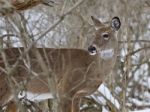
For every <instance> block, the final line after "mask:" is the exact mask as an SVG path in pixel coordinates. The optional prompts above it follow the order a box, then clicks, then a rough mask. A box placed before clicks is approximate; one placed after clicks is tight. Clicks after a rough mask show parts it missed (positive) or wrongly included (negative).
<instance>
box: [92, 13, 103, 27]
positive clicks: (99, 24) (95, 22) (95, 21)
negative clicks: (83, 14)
mask: <svg viewBox="0 0 150 112" xmlns="http://www.w3.org/2000/svg"><path fill="white" fill-rule="evenodd" d="M91 19H92V21H93V23H94V25H95V28H96V29H98V28H100V27H102V26H103V24H102V23H101V22H100V21H99V20H98V19H96V18H95V17H93V16H91Z"/></svg>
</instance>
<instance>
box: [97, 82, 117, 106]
mask: <svg viewBox="0 0 150 112" xmlns="http://www.w3.org/2000/svg"><path fill="white" fill-rule="evenodd" d="M98 91H100V92H101V93H102V94H103V95H104V96H105V97H106V98H107V99H108V100H109V101H110V102H111V103H113V104H114V105H115V106H116V108H118V109H119V108H120V104H119V102H118V101H117V99H115V98H114V97H113V95H112V94H111V92H110V90H109V89H108V88H107V87H106V86H105V85H104V84H101V86H100V87H99V88H98Z"/></svg>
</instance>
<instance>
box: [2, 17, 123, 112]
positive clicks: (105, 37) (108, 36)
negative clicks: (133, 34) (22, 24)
mask: <svg viewBox="0 0 150 112" xmlns="http://www.w3.org/2000/svg"><path fill="white" fill-rule="evenodd" d="M91 19H92V21H93V24H94V25H93V27H94V28H95V30H94V35H93V37H92V41H91V43H90V45H89V46H88V48H87V49H76V48H59V49H58V48H33V49H31V50H29V51H28V53H27V57H28V59H29V62H30V67H27V63H25V61H24V60H23V59H22V60H20V61H19V62H18V65H17V67H16V69H15V71H14V72H13V74H11V75H10V76H9V77H7V76H8V75H7V72H5V71H4V70H3V69H5V67H6V65H9V67H10V68H11V67H12V66H13V64H14V63H15V62H16V60H17V59H18V57H19V56H20V55H21V54H22V52H24V50H25V48H23V47H18V48H4V49H2V53H3V54H5V58H4V57H3V55H2V53H1V55H0V105H1V106H3V105H4V104H6V103H7V102H9V101H11V100H13V99H14V97H15V95H14V94H13V92H12V91H13V90H11V89H12V88H11V86H10V83H9V78H10V77H13V79H14V82H15V83H13V84H14V85H15V84H16V83H17V84H20V83H21V82H24V81H26V83H25V85H24V86H25V89H24V94H25V97H26V98H27V99H29V100H30V99H32V98H29V96H30V95H31V94H32V95H37V94H39V95H45V94H47V98H45V99H48V98H52V97H53V96H52V94H51V92H52V91H51V89H50V88H49V86H48V85H49V83H48V79H49V77H50V76H49V75H46V73H45V72H44V71H43V69H42V66H40V63H39V58H37V56H36V53H35V49H36V51H38V53H39V54H40V56H41V58H42V59H43V62H45V65H46V66H47V67H48V68H50V70H51V73H52V74H53V76H54V79H55V87H56V89H57V94H58V96H59V102H58V108H59V110H58V111H59V112H80V109H79V106H80V101H81V99H82V98H83V97H84V96H87V95H91V94H92V93H94V92H95V91H96V90H97V89H98V87H99V86H100V85H101V84H102V83H103V82H104V80H105V79H106V77H107V76H108V75H109V74H110V72H111V71H112V69H113V66H114V64H115V62H116V58H117V55H118V37H117V34H118V31H119V29H120V27H121V22H120V19H119V18H118V17H113V18H112V19H111V20H110V21H109V22H101V21H100V20H99V19H97V18H95V17H93V16H91ZM5 60H7V64H6V63H5V62H6V61H5ZM44 67H45V66H44ZM44 67H43V68H44ZM31 71H34V72H31ZM34 73H36V74H38V75H33V74H34ZM31 76H34V77H32V78H30V77H31ZM18 94H19V93H18ZM29 94H30V95H29ZM35 101H36V97H35Z"/></svg>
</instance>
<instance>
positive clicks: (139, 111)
mask: <svg viewBox="0 0 150 112" xmlns="http://www.w3.org/2000/svg"><path fill="white" fill-rule="evenodd" d="M129 112H150V109H144V110H135V111H129Z"/></svg>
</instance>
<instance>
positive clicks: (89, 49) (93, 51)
mask: <svg viewBox="0 0 150 112" xmlns="http://www.w3.org/2000/svg"><path fill="white" fill-rule="evenodd" d="M88 51H89V52H90V53H96V47H94V46H92V45H91V46H89V47H88Z"/></svg>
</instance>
